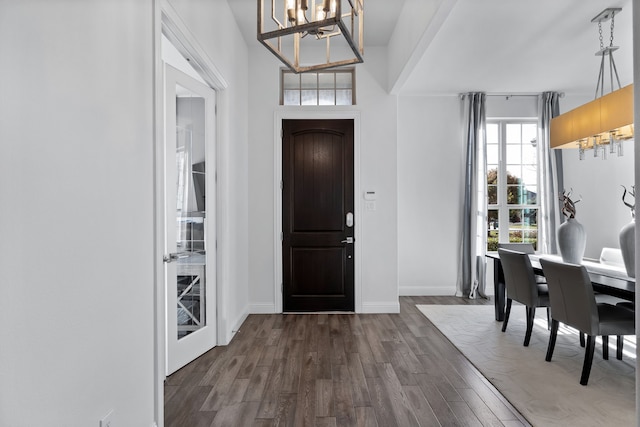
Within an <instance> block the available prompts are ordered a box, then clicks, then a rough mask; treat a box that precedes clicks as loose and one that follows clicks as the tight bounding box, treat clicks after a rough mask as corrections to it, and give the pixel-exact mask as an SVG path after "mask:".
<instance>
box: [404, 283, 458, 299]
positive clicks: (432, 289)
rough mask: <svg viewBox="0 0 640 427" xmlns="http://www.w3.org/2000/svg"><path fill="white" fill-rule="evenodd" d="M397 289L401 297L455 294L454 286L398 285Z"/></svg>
mask: <svg viewBox="0 0 640 427" xmlns="http://www.w3.org/2000/svg"><path fill="white" fill-rule="evenodd" d="M398 290H399V292H400V296H401V297H419V296H428V297H436V296H453V295H455V294H456V287H455V286H453V287H451V286H400V288H399V289H398Z"/></svg>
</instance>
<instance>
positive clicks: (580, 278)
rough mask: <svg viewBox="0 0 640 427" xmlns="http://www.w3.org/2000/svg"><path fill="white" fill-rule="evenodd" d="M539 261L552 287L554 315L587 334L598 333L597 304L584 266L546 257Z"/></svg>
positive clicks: (551, 295) (550, 297) (552, 312)
mask: <svg viewBox="0 0 640 427" xmlns="http://www.w3.org/2000/svg"><path fill="white" fill-rule="evenodd" d="M540 264H541V265H542V270H543V271H544V275H545V277H546V278H547V286H548V287H549V301H550V303H551V317H552V318H553V319H554V320H557V321H559V322H562V323H564V324H566V325H569V326H573V327H574V328H576V329H578V330H580V331H581V332H584V333H586V334H588V335H598V334H599V332H598V331H599V323H600V319H599V316H598V306H597V305H596V298H595V296H594V294H593V286H592V285H591V279H590V278H589V273H587V270H586V269H585V268H584V266H582V265H576V264H566V263H563V262H556V261H552V260H550V259H545V258H541V259H540Z"/></svg>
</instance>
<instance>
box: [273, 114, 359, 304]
mask: <svg viewBox="0 0 640 427" xmlns="http://www.w3.org/2000/svg"><path fill="white" fill-rule="evenodd" d="M289 119H293V120H296V119H298V120H303V119H304V120H341V119H353V190H354V191H353V197H354V207H353V208H354V212H353V214H354V216H355V227H354V238H355V247H354V255H355V268H354V275H355V277H354V291H355V311H356V313H361V312H362V283H361V277H362V276H361V274H360V272H361V267H362V244H363V243H364V242H363V241H362V218H361V217H362V215H361V211H360V205H361V202H360V200H361V196H362V193H361V190H360V112H359V111H353V110H338V111H329V110H327V111H313V112H311V111H301V110H299V109H298V110H295V111H294V110H288V109H282V110H277V111H276V112H275V117H274V126H273V129H274V135H273V141H274V143H273V147H274V149H273V152H274V156H273V171H274V173H273V177H274V181H273V189H274V196H273V199H274V201H275V202H274V218H275V221H274V224H273V241H274V250H273V251H274V254H275V257H274V258H275V259H274V262H275V265H274V269H273V270H274V275H275V277H274V285H275V286H274V301H273V306H274V311H275V312H276V313H282V298H283V294H282V283H283V278H282V240H281V236H282V188H281V186H280V185H281V183H282V121H283V120H289Z"/></svg>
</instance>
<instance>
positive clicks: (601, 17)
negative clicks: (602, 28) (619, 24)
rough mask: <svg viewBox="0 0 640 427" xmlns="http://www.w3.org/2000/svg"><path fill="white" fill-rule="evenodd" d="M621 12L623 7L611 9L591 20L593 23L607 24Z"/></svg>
mask: <svg viewBox="0 0 640 427" xmlns="http://www.w3.org/2000/svg"><path fill="white" fill-rule="evenodd" d="M621 10H622V8H621V7H609V8H607V9H605V10H603V11H602V12H600V13H599V14H597V15H596V17H595V18H593V19H592V20H591V22H606V21H608V20H609V19H611V17H612V16H613V15H615V14H617V13H618V12H620V11H621Z"/></svg>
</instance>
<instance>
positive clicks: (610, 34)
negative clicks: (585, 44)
mask: <svg viewBox="0 0 640 427" xmlns="http://www.w3.org/2000/svg"><path fill="white" fill-rule="evenodd" d="M615 17H616V14H615V13H612V14H611V30H610V33H609V46H610V47H613V27H615V23H614V20H615ZM601 37H602V36H601ZM600 43H602V42H600Z"/></svg>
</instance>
